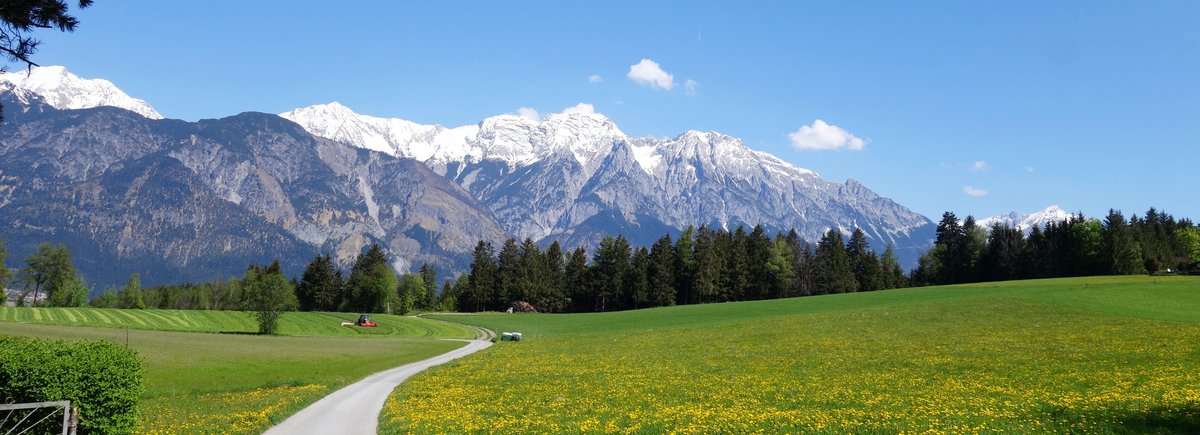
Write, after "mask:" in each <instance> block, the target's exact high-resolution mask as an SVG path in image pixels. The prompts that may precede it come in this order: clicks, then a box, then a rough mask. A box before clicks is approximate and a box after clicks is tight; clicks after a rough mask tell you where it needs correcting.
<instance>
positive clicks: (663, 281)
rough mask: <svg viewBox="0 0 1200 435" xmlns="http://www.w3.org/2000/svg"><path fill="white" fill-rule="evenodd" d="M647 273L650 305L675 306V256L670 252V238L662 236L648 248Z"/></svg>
mask: <svg viewBox="0 0 1200 435" xmlns="http://www.w3.org/2000/svg"><path fill="white" fill-rule="evenodd" d="M649 260H650V265H649V270H648V271H647V275H648V279H649V284H650V305H651V306H655V307H663V306H668V305H675V297H676V292H675V264H674V263H675V256H674V254H673V253H672V251H671V236H670V235H664V236H662V238H659V239H658V241H656V242H654V245H652V246H651V247H650V258H649Z"/></svg>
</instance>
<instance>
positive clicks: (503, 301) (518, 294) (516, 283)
mask: <svg viewBox="0 0 1200 435" xmlns="http://www.w3.org/2000/svg"><path fill="white" fill-rule="evenodd" d="M522 278H523V277H522V276H521V248H520V247H518V246H517V240H516V239H513V238H509V239H508V240H505V241H504V246H503V247H501V248H500V253H499V254H498V256H497V258H496V288H497V291H496V292H495V293H493V294H492V299H491V300H490V301H488V305H490V306H491V307H493V309H495V310H504V309H506V308H507V307H508V306H509V305H510V304H512V303H513V302H514V301H518V300H525V296H526V295H524V294H523V293H524V291H525V286H524V285H523V283H522V282H521V281H522Z"/></svg>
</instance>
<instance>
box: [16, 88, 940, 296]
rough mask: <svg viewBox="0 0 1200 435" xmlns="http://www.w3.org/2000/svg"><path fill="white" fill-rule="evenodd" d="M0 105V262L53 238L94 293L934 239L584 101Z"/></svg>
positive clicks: (94, 95)
mask: <svg viewBox="0 0 1200 435" xmlns="http://www.w3.org/2000/svg"><path fill="white" fill-rule="evenodd" d="M0 103H3V105H4V108H5V115H6V118H7V120H6V122H5V123H4V124H3V125H0V238H5V239H7V240H8V246H9V249H10V252H12V254H13V256H12V257H10V258H13V259H20V258H24V256H25V255H27V254H28V253H29V252H31V251H32V250H33V249H34V248H35V246H36V244H37V243H39V242H43V241H52V242H66V243H68V245H69V246H70V247H71V248H72V250H73V251H75V252H77V253H79V254H78V255H77V257H76V258H77V263H79V264H80V266H81V269H83V272H84V273H85V275H86V276H87V277H88V278H89V279H90V280H91V281H93V282H95V283H98V284H101V285H108V284H117V283H120V282H122V281H123V280H124V279H125V278H126V277H127V276H128V274H129V273H131V272H140V273H142V274H143V280H144V282H146V283H147V284H154V283H162V282H176V281H182V280H190V281H196V280H207V279H212V278H214V277H218V276H229V275H231V274H238V273H239V272H240V271H241V270H242V269H244V268H245V266H246V264H248V263H249V262H251V261H257V262H266V261H270V259H272V258H279V259H281V260H283V262H284V266H285V267H286V268H287V270H288V271H289V273H293V274H295V273H298V272H299V270H300V268H301V267H302V266H303V263H304V262H306V261H307V260H308V259H310V258H311V257H312V256H313V255H314V254H316V253H318V252H328V253H333V254H335V256H336V257H337V258H338V259H339V260H340V261H341V262H342V263H343V264H348V263H349V262H350V261H351V260H352V259H353V257H354V256H355V255H356V254H357V253H358V252H360V250H361V249H362V248H363V247H364V246H365V245H367V244H369V243H379V244H381V245H382V246H383V247H384V248H385V249H386V250H387V252H388V253H389V255H391V258H392V260H393V263H394V266H395V267H396V269H397V270H401V271H403V270H407V269H409V268H411V267H413V266H415V265H416V264H419V263H422V262H429V263H432V264H434V265H435V266H438V268H439V270H442V271H443V272H451V271H459V270H463V269H465V267H466V265H467V264H468V261H469V257H470V251H471V249H472V248H473V247H474V244H475V243H476V242H477V241H478V240H485V241H491V242H497V243H498V242H501V241H503V240H504V239H505V238H507V237H509V236H515V237H518V238H531V239H533V240H536V241H538V242H540V243H542V244H548V243H550V241H552V240H558V241H560V242H562V243H563V244H564V245H565V246H566V247H568V248H573V247H576V246H588V247H590V246H595V244H597V243H598V241H599V240H600V238H602V237H603V236H605V235H610V234H624V235H625V236H626V237H628V238H629V239H630V241H631V242H632V243H634V244H637V245H649V244H650V243H652V242H653V241H654V240H655V239H657V238H658V237H660V236H662V235H663V234H666V233H670V234H673V235H674V234H678V233H679V232H680V231H681V229H683V228H684V227H686V226H688V225H693V224H696V225H708V226H710V227H714V228H726V229H732V228H734V227H736V226H738V225H743V226H748V227H749V226H754V225H759V224H761V225H763V226H764V227H765V228H766V229H767V230H768V231H771V232H774V231H786V230H787V229H789V228H795V229H796V230H798V231H799V232H800V233H801V235H802V236H803V237H804V238H806V239H808V240H816V239H817V238H819V237H820V236H821V235H822V234H823V233H824V232H825V231H826V230H828V229H830V228H833V229H837V230H839V231H842V232H843V233H845V234H847V235H848V234H849V233H850V232H851V231H852V230H853V229H854V228H863V230H864V231H865V232H866V234H867V235H868V237H869V238H870V242H871V245H872V247H873V248H875V249H882V248H883V247H884V246H885V245H888V244H890V245H893V246H895V247H896V251H897V255H898V256H899V257H900V259H901V261H902V262H903V263H905V264H908V265H911V264H913V263H914V262H915V259H916V258H917V256H918V255H919V253H920V251H922V250H924V249H926V248H927V247H928V246H929V244H930V241H931V239H932V238H933V229H934V225H933V223H932V222H930V221H929V220H928V219H927V218H925V217H923V216H921V215H918V214H916V213H913V212H912V211H910V210H908V209H907V208H904V207H903V206H901V205H899V204H896V203H895V202H893V201H891V200H890V199H887V198H883V197H881V196H879V195H877V194H876V193H874V192H872V191H871V190H869V189H867V188H866V187H865V186H863V185H862V184H861V183H859V182H857V181H855V180H848V181H847V182H845V183H835V182H829V181H825V180H823V179H822V178H821V177H820V176H819V175H817V174H816V173H815V172H812V171H810V170H807V169H802V168H799V167H796V166H794V165H791V164H789V163H787V162H784V161H782V160H780V159H778V158H776V157H774V156H772V155H770V154H767V153H763V152H759V151H755V150H752V149H750V148H748V147H746V146H745V144H743V143H742V141H741V140H739V139H737V138H734V137H730V136H726V135H723V134H720V133H716V132H699V131H688V132H685V133H683V134H680V135H678V136H676V137H673V138H661V139H660V138H645V137H630V136H628V135H626V134H625V133H624V132H622V131H621V130H620V129H619V128H618V127H617V125H616V124H615V123H613V121H612V120H610V119H608V118H607V117H605V116H604V115H601V114H599V113H596V112H595V111H594V110H593V109H592V107H591V106H590V105H587V104H580V105H578V106H575V107H572V108H569V109H566V110H564V111H563V112H562V113H556V114H551V115H548V116H546V117H545V118H537V119H534V118H529V117H523V116H517V115H499V116H494V117H490V118H487V119H484V120H482V121H480V122H479V123H478V124H476V125H467V126H461V127H455V128H447V127H443V126H440V125H421V124H417V123H413V122H410V121H406V120H402V119H387V118H377V117H370V116H364V115H360V114H357V113H354V112H353V111H351V110H350V109H348V108H346V107H345V106H342V105H340V104H337V103H332V104H327V105H318V106H312V107H307V108H302V109H296V110H294V111H291V112H288V113H284V114H282V115H281V116H275V115H268V114H262V113H243V114H240V115H236V116H231V117H228V118H223V119H215V120H202V121H199V122H194V123H191V122H184V121H178V120H168V119H160V118H161V116H160V115H159V114H158V112H156V111H154V109H153V108H152V107H150V106H149V105H148V104H146V103H145V101H142V100H138V99H135V98H132V97H129V96H128V95H126V94H125V93H124V92H121V91H120V90H119V89H117V88H116V87H115V86H114V85H113V84H112V83H109V82H107V81H104V80H85V79H81V78H79V77H76V76H74V75H72V74H70V73H69V72H67V71H66V70H65V69H64V68H61V67H48V68H38V69H34V70H33V71H32V73H26V72H24V71H20V72H14V73H10V74H3V75H0ZM443 276H446V275H443Z"/></svg>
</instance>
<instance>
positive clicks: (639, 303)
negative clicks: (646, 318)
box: [625, 248, 650, 310]
mask: <svg viewBox="0 0 1200 435" xmlns="http://www.w3.org/2000/svg"><path fill="white" fill-rule="evenodd" d="M649 274H650V253H649V252H647V251H646V248H637V249H635V250H634V251H633V259H632V260H631V261H630V265H629V274H628V275H627V277H626V279H625V282H626V283H627V284H626V286H627V287H628V292H627V293H628V296H627V297H628V302H627V303H626V304H625V306H626V307H627V308H632V309H635V310H636V309H638V308H646V307H647V306H649V305H650V278H649Z"/></svg>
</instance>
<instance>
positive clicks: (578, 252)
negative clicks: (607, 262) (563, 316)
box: [563, 247, 596, 312]
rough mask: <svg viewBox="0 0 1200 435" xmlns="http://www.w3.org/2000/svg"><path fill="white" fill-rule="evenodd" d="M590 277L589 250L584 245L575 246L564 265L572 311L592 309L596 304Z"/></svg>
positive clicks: (564, 277)
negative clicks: (585, 249)
mask: <svg viewBox="0 0 1200 435" xmlns="http://www.w3.org/2000/svg"><path fill="white" fill-rule="evenodd" d="M589 278H590V277H589V275H588V264H587V251H584V249H583V248H582V247H580V248H575V250H574V251H571V255H570V257H569V258H567V265H566V266H565V267H563V282H564V285H565V287H566V292H567V294H568V295H569V296H570V306H571V310H572V311H575V312H583V311H591V310H592V309H593V308H594V307H595V306H596V297H595V294H594V293H592V286H591V283H590V282H589V281H588V280H589Z"/></svg>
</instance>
